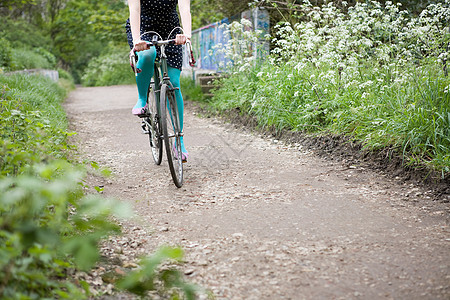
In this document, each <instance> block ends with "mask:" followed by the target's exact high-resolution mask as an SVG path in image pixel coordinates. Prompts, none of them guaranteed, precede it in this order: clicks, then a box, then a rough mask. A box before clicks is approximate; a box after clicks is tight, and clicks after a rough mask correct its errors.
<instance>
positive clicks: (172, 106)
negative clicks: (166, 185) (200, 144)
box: [160, 84, 183, 188]
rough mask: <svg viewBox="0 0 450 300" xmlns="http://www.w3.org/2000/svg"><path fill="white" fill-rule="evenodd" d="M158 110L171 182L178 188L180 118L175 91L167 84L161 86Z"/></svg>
mask: <svg viewBox="0 0 450 300" xmlns="http://www.w3.org/2000/svg"><path fill="white" fill-rule="evenodd" d="M160 111H161V127H162V131H163V139H164V146H165V148H166V154H167V161H168V163H169V169H170V173H171V174H172V179H173V182H174V183H175V185H176V186H177V187H179V188H180V187H181V186H182V185H183V161H182V157H181V139H180V138H181V131H180V120H179V118H178V107H177V101H176V99H175V92H174V90H173V88H171V87H169V86H168V85H167V84H163V85H162V86H161V98H160Z"/></svg>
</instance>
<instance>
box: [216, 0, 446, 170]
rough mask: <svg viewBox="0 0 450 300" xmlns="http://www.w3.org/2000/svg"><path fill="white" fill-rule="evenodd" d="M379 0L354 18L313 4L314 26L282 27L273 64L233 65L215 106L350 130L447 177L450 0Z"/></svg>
mask: <svg viewBox="0 0 450 300" xmlns="http://www.w3.org/2000/svg"><path fill="white" fill-rule="evenodd" d="M371 5H373V6H374V7H372V6H368V5H366V4H361V5H356V6H355V7H353V8H352V9H349V13H348V14H344V13H342V12H340V11H339V10H338V9H336V7H334V6H332V5H325V6H323V7H322V8H318V7H309V6H306V7H305V11H308V9H310V10H309V14H308V18H309V22H303V23H299V24H295V25H294V26H291V25H288V24H284V25H282V26H280V27H279V31H278V33H277V38H276V39H275V40H274V43H275V48H274V49H273V51H272V55H271V56H270V57H269V59H268V61H267V62H266V63H265V64H263V65H262V66H255V65H252V64H250V63H249V64H246V61H245V58H243V59H241V60H239V61H234V64H235V66H240V67H239V68H238V69H237V70H236V69H234V71H235V73H234V74H233V76H231V77H230V78H226V79H224V80H222V85H223V88H221V89H219V90H218V91H216V93H215V97H214V98H213V105H214V107H216V108H217V109H219V110H222V111H223V110H228V109H233V108H236V107H237V108H239V109H241V111H243V112H247V113H251V114H253V115H255V116H256V117H257V118H258V120H259V122H260V124H261V126H266V127H270V128H276V129H278V130H284V129H289V130H295V131H306V132H311V133H329V132H333V133H337V134H345V135H349V136H350V137H352V138H354V139H355V140H357V141H359V142H361V143H362V144H364V145H365V146H366V147H367V148H368V149H382V148H384V147H389V148H390V149H396V150H397V152H398V153H399V154H401V155H403V157H404V159H405V162H406V163H408V164H412V165H418V166H424V165H425V166H427V167H429V168H430V169H434V170H437V171H440V172H441V173H442V176H443V177H445V176H448V174H449V172H450V130H449V128H450V79H449V77H448V76H447V75H446V70H445V66H446V60H447V59H448V55H449V53H448V49H446V48H445V47H444V46H445V45H447V44H448V42H449V39H450V35H449V33H448V28H447V29H446V28H445V26H443V25H445V24H448V21H449V20H450V7H449V2H448V1H446V2H445V4H443V5H440V6H439V5H431V6H429V8H428V9H427V10H426V11H424V12H422V13H421V14H420V16H418V17H413V16H409V15H408V14H407V13H406V12H404V11H400V10H399V9H398V7H396V6H392V5H390V4H389V5H390V6H389V5H387V6H386V7H382V6H380V5H379V4H377V3H376V2H372V3H371ZM424 28H426V29H424ZM424 30H426V32H425V31H424ZM394 33H395V34H394ZM424 35H426V41H425V40H423V39H422V37H423V36H424ZM372 45H376V46H377V47H376V48H373V47H372Z"/></svg>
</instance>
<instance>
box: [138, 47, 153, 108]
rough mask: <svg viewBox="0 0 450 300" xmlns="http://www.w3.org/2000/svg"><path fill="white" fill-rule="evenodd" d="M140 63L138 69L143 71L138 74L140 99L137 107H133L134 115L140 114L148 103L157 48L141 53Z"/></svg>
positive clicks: (139, 56) (139, 55)
mask: <svg viewBox="0 0 450 300" xmlns="http://www.w3.org/2000/svg"><path fill="white" fill-rule="evenodd" d="M137 55H138V62H137V64H136V67H137V68H139V69H141V70H142V71H141V73H138V74H137V77H136V84H137V88H138V94H139V98H138V101H137V103H136V105H135V106H134V107H133V114H140V113H141V108H143V107H144V106H145V104H146V103H147V91H148V86H149V84H150V79H151V78H152V76H153V71H154V65H155V59H156V48H155V47H151V48H150V49H149V50H144V51H139V52H138V53H137Z"/></svg>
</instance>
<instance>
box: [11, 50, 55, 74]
mask: <svg viewBox="0 0 450 300" xmlns="http://www.w3.org/2000/svg"><path fill="white" fill-rule="evenodd" d="M11 53H12V55H11V56H12V64H13V68H12V69H14V70H24V69H51V68H53V67H54V66H55V65H54V63H53V64H52V63H51V62H49V60H48V59H47V58H46V57H45V56H43V55H42V54H39V53H37V52H36V51H35V50H29V49H25V48H24V49H21V48H13V49H12V52H11Z"/></svg>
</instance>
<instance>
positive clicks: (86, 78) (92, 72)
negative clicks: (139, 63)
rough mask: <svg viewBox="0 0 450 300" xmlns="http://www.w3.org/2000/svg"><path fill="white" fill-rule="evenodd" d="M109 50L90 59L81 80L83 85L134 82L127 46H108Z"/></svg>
mask: <svg viewBox="0 0 450 300" xmlns="http://www.w3.org/2000/svg"><path fill="white" fill-rule="evenodd" d="M110 49H111V50H110V52H108V53H105V54H103V55H101V56H99V57H97V58H94V59H92V60H91V61H90V62H89V65H88V66H87V68H86V71H85V73H84V75H83V76H82V78H81V82H82V84H83V85H84V86H108V85H119V84H134V83H135V82H136V81H135V77H134V73H133V71H132V70H131V68H130V63H129V60H128V53H129V48H127V47H114V46H111V47H110Z"/></svg>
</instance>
